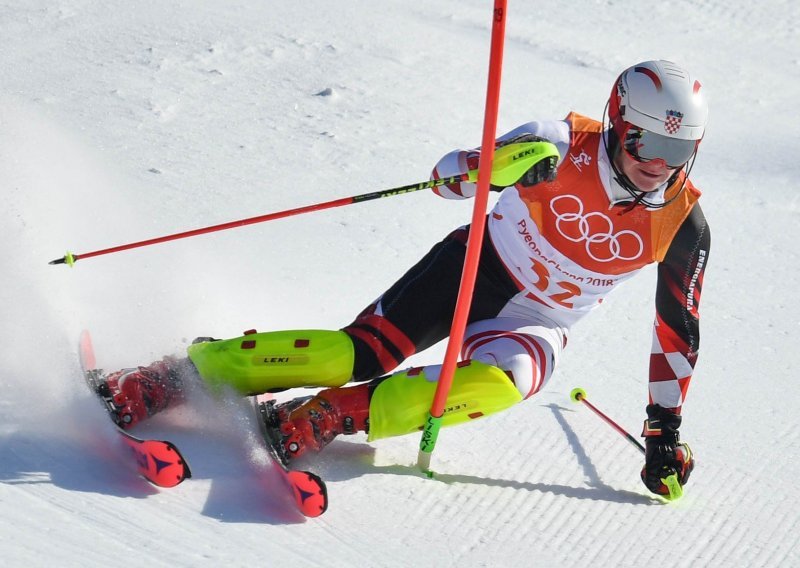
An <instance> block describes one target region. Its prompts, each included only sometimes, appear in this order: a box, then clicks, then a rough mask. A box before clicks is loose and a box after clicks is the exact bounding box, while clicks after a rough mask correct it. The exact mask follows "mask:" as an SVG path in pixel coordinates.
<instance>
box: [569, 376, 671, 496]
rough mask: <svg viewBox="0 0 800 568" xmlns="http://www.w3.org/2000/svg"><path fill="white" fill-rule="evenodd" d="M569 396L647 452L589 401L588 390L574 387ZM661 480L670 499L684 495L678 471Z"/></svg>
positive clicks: (632, 443) (643, 450) (642, 450)
mask: <svg viewBox="0 0 800 568" xmlns="http://www.w3.org/2000/svg"><path fill="white" fill-rule="evenodd" d="M569 397H570V398H571V399H572V400H573V401H574V402H582V403H583V404H585V405H586V406H588V407H589V409H591V411H592V412H594V413H595V414H596V415H597V416H599V417H600V418H602V419H603V422H605V423H606V424H608V425H609V426H611V427H612V428H613V429H614V430H616V431H617V433H619V434H620V435H621V436H622V437H623V438H625V439H626V440H628V442H630V443H631V445H632V446H634V447H636V449H637V450H639V451H640V452H642V454H644V453H645V448H644V446H643V445H642V443H641V442H639V440H637V439H636V438H634V437H633V436H632V435H631V434H630V433H628V431H627V430H625V429H624V428H623V427H622V426H620V425H619V424H617V423H616V422H614V421H613V420H612V419H611V418H609V417H608V416H606V415H605V414H604V413H603V412H602V411H601V410H600V409H599V408H597V407H596V406H595V405H593V404H592V403H591V402H589V401H588V400H587V399H586V391H585V390H583V389H582V388H574V389H572V391H571V392H570V393H569ZM661 482H662V483H663V484H664V485H665V486H666V487H667V489H668V490H669V497H668V499H669V500H670V501H672V500H674V499H679V498H680V497H681V496H682V495H683V488H682V487H681V484H680V482H679V481H678V474H677V473H673V474H672V475H669V476H667V477H665V478H662V479H661Z"/></svg>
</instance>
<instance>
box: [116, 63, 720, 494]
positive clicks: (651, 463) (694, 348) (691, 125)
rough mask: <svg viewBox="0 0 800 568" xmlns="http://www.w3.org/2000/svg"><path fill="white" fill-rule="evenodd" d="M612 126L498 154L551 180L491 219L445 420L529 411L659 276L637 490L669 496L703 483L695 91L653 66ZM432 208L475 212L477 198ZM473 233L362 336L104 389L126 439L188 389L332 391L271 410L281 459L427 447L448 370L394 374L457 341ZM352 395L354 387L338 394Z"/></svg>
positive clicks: (554, 133) (417, 271) (297, 337)
mask: <svg viewBox="0 0 800 568" xmlns="http://www.w3.org/2000/svg"><path fill="white" fill-rule="evenodd" d="M607 112H608V123H606V120H605V118H604V120H603V122H599V121H596V120H592V119H589V118H587V117H584V116H581V115H579V114H576V113H570V114H569V115H568V116H567V117H566V118H565V119H563V120H554V121H540V122H530V123H527V124H524V125H522V126H519V127H518V128H515V129H514V130H512V131H511V132H509V133H507V134H505V135H504V136H502V137H500V138H499V139H498V146H502V145H503V144H507V143H511V142H514V141H520V140H523V141H537V140H546V141H549V142H551V143H553V144H555V145H556V147H557V149H558V152H559V155H560V159H559V160H558V162H557V164H550V165H549V169H548V165H547V164H546V162H541V163H539V164H537V166H535V167H534V168H533V169H532V170H531V171H530V172H528V173H526V175H524V176H523V177H522V178H520V180H519V181H518V182H517V183H516V184H514V185H512V186H509V187H505V188H501V187H494V188H493V189H494V190H496V191H500V192H501V194H500V196H499V199H498V201H497V203H496V205H495V206H494V208H493V209H492V211H491V212H490V214H489V215H488V225H487V231H486V233H485V237H484V242H483V244H482V250H481V258H480V264H479V268H478V275H477V281H476V285H475V292H474V295H473V303H472V306H471V310H470V314H469V320H468V326H467V329H466V333H465V341H464V344H463V348H462V361H461V363H459V364H458V366H457V369H456V370H455V375H454V379H453V386H452V389H451V391H450V394H449V396H448V399H447V405H446V411H445V414H444V416H443V424H444V425H454V424H459V423H462V422H468V421H471V420H474V419H476V418H479V417H482V416H486V415H489V414H492V413H496V412H499V411H502V410H504V409H506V408H508V407H510V406H512V405H513V404H515V403H518V402H520V401H522V400H524V399H528V398H530V397H532V396H534V395H535V394H536V393H537V392H538V391H539V390H541V388H542V387H543V385H544V384H546V382H547V381H548V380H549V378H550V377H551V376H552V374H553V372H554V369H555V367H556V366H557V364H558V361H559V359H560V357H561V354H562V351H563V350H564V348H565V346H566V344H567V336H568V334H569V329H570V327H571V326H572V324H574V323H575V322H576V321H577V320H579V319H580V318H582V317H583V316H585V315H586V314H587V313H589V312H590V311H591V310H593V309H594V308H596V307H597V306H598V305H599V304H600V303H601V302H602V301H603V299H604V298H605V297H606V295H607V294H608V293H609V292H610V291H611V290H613V289H614V288H616V287H617V286H618V285H619V284H621V283H622V282H624V281H625V280H627V279H628V278H630V277H632V276H633V275H634V274H636V273H637V272H638V271H639V270H640V269H642V268H643V267H645V266H647V265H648V264H651V263H658V279H657V287H656V314H655V321H654V326H653V337H652V348H651V354H650V376H649V383H648V384H649V400H648V404H647V405H646V409H645V410H646V414H647V419H646V420H645V426H644V431H643V434H642V435H643V436H644V437H645V442H646V458H645V462H646V463H645V466H644V467H643V469H642V472H641V477H642V480H643V481H644V483H645V485H646V486H647V487H648V489H650V490H651V491H653V492H655V493H657V494H662V495H666V494H667V493H668V488H667V487H665V485H664V483H663V481H662V480H663V479H664V478H665V477H666V476H668V475H670V474H677V477H678V479H679V481H680V483H681V485H682V484H684V483H685V482H686V480H687V479H688V477H689V474H690V473H691V471H692V468H693V467H694V459H693V456H692V452H691V450H690V449H689V446H688V445H687V444H686V443H684V442H681V441H680V438H679V434H678V428H679V427H680V424H681V414H680V412H681V407H682V405H683V402H684V399H685V397H686V393H687V389H688V387H689V382H690V380H691V377H692V372H693V369H694V366H695V363H696V361H697V356H698V349H699V339H700V338H699V327H698V318H699V313H698V308H699V301H700V293H701V290H702V284H703V274H704V271H705V268H706V266H707V263H708V255H709V246H710V232H709V228H708V225H707V223H706V220H705V217H704V215H703V212H702V210H701V208H700V205H699V203H698V199H699V197H700V192H699V191H698V190H697V188H696V187H695V186H694V185H693V184H692V183H691V181H689V179H688V172H689V170H690V169H691V166H692V164H693V162H694V158H695V156H696V151H697V148H698V145H699V143H700V141H701V139H702V137H703V134H704V130H705V124H706V120H707V112H708V111H707V105H706V102H705V99H704V96H703V92H702V88H701V85H700V83H699V82H698V81H696V80H695V79H694V78H693V77H692V76H691V75H690V74H689V73H688V72H687V71H686V70H685V69H683V68H682V67H680V66H679V65H676V64H674V63H671V62H668V61H646V62H643V63H639V64H637V65H634V66H632V67H630V68H628V69H626V70H625V71H624V72H623V73H622V74H621V75H620V76H619V78H618V79H617V81H616V82H615V84H614V86H613V89H612V93H611V97H610V99H609V103H608V107H607ZM478 159H479V151H478V150H455V151H453V152H450V153H448V154H447V155H445V156H444V157H443V158H442V159H441V160H440V161H439V162H438V164H437V165H436V167H435V169H434V172H433V176H434V177H435V178H443V177H446V176H450V175H455V174H459V173H462V172H465V171H467V170H470V169H475V168H476V167H477V163H478ZM435 191H436V192H437V193H438V194H439V195H441V196H442V197H445V198H451V199H464V198H468V197H471V196H473V195H474V192H475V186H474V184H472V183H469V182H461V183H455V184H451V185H447V186H440V187H439V188H437V189H436V190H435ZM469 229H470V227H469V226H466V227H461V228H459V229H456V230H455V231H453V232H452V233H450V234H449V235H448V236H447V237H446V238H445V239H444V240H443V241H441V242H440V243H438V244H437V245H435V246H434V247H433V249H431V251H430V252H429V253H428V254H427V255H426V256H425V257H423V258H422V259H421V260H420V261H419V262H418V263H417V264H416V265H415V266H413V267H412V268H411V269H410V270H409V271H408V272H407V273H406V274H405V275H404V276H402V277H401V278H400V279H399V280H398V281H397V282H396V283H395V284H394V285H393V286H392V287H390V288H389V289H388V290H387V291H386V292H385V293H384V294H382V295H381V296H380V297H379V298H378V299H377V300H375V301H374V302H373V303H371V304H370V305H369V306H368V307H367V308H366V309H365V310H364V311H363V312H362V313H361V314H359V315H358V316H357V317H356V319H355V320H354V321H353V322H352V323H350V324H349V325H347V326H346V327H344V328H343V329H341V330H338V331H327V330H293V331H274V332H264V333H256V332H255V331H251V332H246V333H245V335H244V336H242V337H238V338H234V339H229V340H212V339H210V338H203V339H202V340H199V341H196V342H195V343H194V344H192V345H191V346H190V347H189V349H188V359H182V360H181V359H175V358H165V359H164V360H162V361H158V362H156V363H153V364H151V365H150V366H148V367H138V368H135V369H125V370H122V371H119V372H117V373H113V374H111V375H109V376H108V377H106V382H107V384H108V386H109V388H110V390H111V392H114V393H116V394H117V396H116V397H115V400H116V401H117V402H118V412H117V414H116V416H115V419H116V420H117V421H118V423H119V424H120V425H121V426H123V427H130V426H132V425H133V424H135V423H137V422H138V421H140V420H142V419H144V418H146V417H147V416H150V415H152V414H154V413H156V412H159V411H161V410H163V409H165V408H166V407H167V406H169V405H172V404H174V403H176V402H178V401H180V400H182V393H183V389H182V386H181V385H182V381H184V380H186V375H187V374H191V375H194V376H197V375H199V377H201V378H202V380H203V382H204V384H206V385H209V386H211V387H212V388H214V387H218V386H225V387H233V388H234V389H236V390H237V391H239V392H241V393H242V394H256V393H263V392H276V391H281V390H286V389H290V388H296V387H325V388H324V390H321V391H320V392H318V393H317V394H316V395H315V396H313V397H306V398H300V399H295V400H290V401H288V402H285V403H282V404H279V405H277V412H278V416H279V419H280V425H279V429H280V437H281V440H282V444H281V447H280V448H279V451H280V453H281V455H282V457H283V458H284V460H286V461H289V460H292V459H295V458H297V457H299V456H300V455H303V454H304V453H305V452H306V451H307V450H308V449H312V450H320V449H322V448H323V447H324V446H325V445H327V444H328V443H329V442H330V441H331V440H333V438H334V437H336V436H337V435H339V434H350V433H354V432H358V431H364V432H367V433H368V437H369V438H368V439H369V440H375V439H379V438H385V437H389V436H397V435H402V434H407V433H411V432H417V431H419V430H420V428H421V427H422V425H423V423H424V421H425V419H426V417H427V411H428V409H429V408H430V404H431V400H432V398H433V392H434V390H435V387H436V380H437V378H438V374H439V372H440V369H441V366H440V365H430V366H425V367H421V368H411V369H406V370H402V371H396V372H393V371H394V369H395V368H397V367H398V366H399V365H400V364H401V363H402V361H403V360H404V359H406V358H407V357H409V356H410V355H412V354H414V353H418V352H420V351H422V350H424V349H426V348H428V347H430V346H431V345H433V344H434V343H436V342H438V341H440V340H441V339H443V338H445V337H447V335H448V333H449V329H450V324H451V320H452V317H453V312H454V308H455V304H456V299H457V295H458V289H459V283H460V277H461V271H462V267H463V263H464V256H465V251H466V247H465V243H466V240H467V236H468V234H469ZM349 382H355V383H356V384H355V385H353V386H345V385H346V384H347V383H349Z"/></svg>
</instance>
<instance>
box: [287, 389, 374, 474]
mask: <svg viewBox="0 0 800 568" xmlns="http://www.w3.org/2000/svg"><path fill="white" fill-rule="evenodd" d="M276 410H277V413H278V418H279V420H280V426H279V429H280V434H281V446H282V447H280V448H278V451H279V452H280V453H281V457H282V458H284V459H285V461H287V462H288V461H289V460H293V459H296V458H298V457H300V456H302V455H303V454H304V453H305V452H306V451H307V450H309V449H312V450H314V451H317V452H318V451H320V450H321V449H322V448H324V447H325V446H327V445H328V444H329V443H331V441H332V440H333V439H334V438H335V437H336V436H338V435H339V434H355V433H356V432H368V431H369V385H368V384H363V385H359V386H356V387H347V388H334V389H326V390H323V391H320V392H319V393H318V394H317V395H316V396H314V397H312V398H310V399H305V400H304V399H295V400H292V401H289V402H286V403H284V404H280V405H278V406H277V408H276Z"/></svg>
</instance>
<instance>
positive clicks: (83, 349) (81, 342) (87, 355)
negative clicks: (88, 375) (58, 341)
mask: <svg viewBox="0 0 800 568" xmlns="http://www.w3.org/2000/svg"><path fill="white" fill-rule="evenodd" d="M78 355H79V359H80V363H81V368H82V369H83V370H84V371H89V370H91V369H96V368H97V360H96V359H95V356H94V347H92V335H91V334H90V333H89V330H87V329H84V330H83V331H81V336H80V339H78Z"/></svg>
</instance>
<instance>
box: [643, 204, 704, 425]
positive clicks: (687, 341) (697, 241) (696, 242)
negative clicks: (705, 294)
mask: <svg viewBox="0 0 800 568" xmlns="http://www.w3.org/2000/svg"><path fill="white" fill-rule="evenodd" d="M710 246H711V233H710V230H709V228H708V224H707V223H706V220H705V216H704V215H703V213H702V210H701V209H700V206H699V204H697V205H695V206H694V208H693V209H692V212H691V214H690V215H689V217H687V219H686V220H685V221H684V223H683V225H681V228H680V229H679V230H678V233H677V234H676V235H675V238H674V239H673V241H672V244H671V245H670V248H669V250H668V251H667V254H666V256H665V258H664V260H663V261H662V262H661V263H659V265H658V284H657V287H656V319H655V324H654V327H653V344H652V348H651V351H650V381H649V398H650V403H651V404H659V405H661V406H662V407H664V408H667V409H670V410H672V411H674V412H676V413H680V411H681V407H682V406H683V403H684V400H685V399H686V393H687V391H688V389H689V382H690V381H691V378H692V374H693V372H694V367H695V363H696V362H697V356H698V352H699V348H700V313H699V307H700V295H701V293H702V290H703V276H704V273H705V269H706V266H707V264H708V253H709V248H710Z"/></svg>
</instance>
